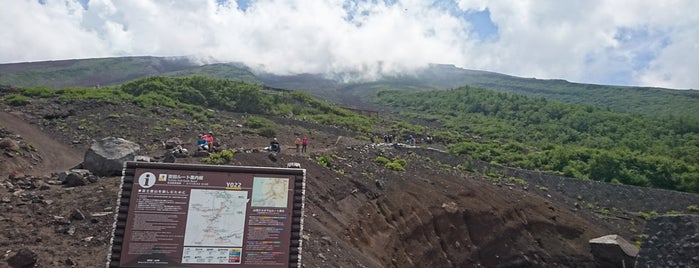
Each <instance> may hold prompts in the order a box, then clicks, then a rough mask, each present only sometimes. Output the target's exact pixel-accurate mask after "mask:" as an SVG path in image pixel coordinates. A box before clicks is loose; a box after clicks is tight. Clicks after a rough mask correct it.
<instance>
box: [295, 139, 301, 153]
mask: <svg viewBox="0 0 699 268" xmlns="http://www.w3.org/2000/svg"><path fill="white" fill-rule="evenodd" d="M294 144H296V153H298V152H300V151H301V138H299V136H296V140H294Z"/></svg>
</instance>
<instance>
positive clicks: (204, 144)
mask: <svg viewBox="0 0 699 268" xmlns="http://www.w3.org/2000/svg"><path fill="white" fill-rule="evenodd" d="M294 144H295V145H296V152H297V153H305V152H306V151H307V148H308V137H303V138H300V137H299V136H296V139H295V140H294ZM196 148H197V152H201V151H205V152H213V151H214V133H213V132H212V131H209V132H207V133H200V134H199V135H198V136H197V144H196ZM265 150H267V151H270V152H276V153H281V152H282V146H281V145H280V144H279V140H277V138H274V139H273V140H272V141H270V142H269V146H268V147H265Z"/></svg>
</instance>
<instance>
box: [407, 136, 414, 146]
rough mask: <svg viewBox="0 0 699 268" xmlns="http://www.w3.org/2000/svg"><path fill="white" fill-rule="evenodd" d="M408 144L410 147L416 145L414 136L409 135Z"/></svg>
mask: <svg viewBox="0 0 699 268" xmlns="http://www.w3.org/2000/svg"><path fill="white" fill-rule="evenodd" d="M408 144H410V145H415V138H413V135H412V134H411V135H408Z"/></svg>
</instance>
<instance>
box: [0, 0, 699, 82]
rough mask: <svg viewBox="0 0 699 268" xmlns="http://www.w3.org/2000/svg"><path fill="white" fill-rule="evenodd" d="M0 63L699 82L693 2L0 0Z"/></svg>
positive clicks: (698, 18) (698, 27)
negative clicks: (438, 70) (170, 62)
mask: <svg viewBox="0 0 699 268" xmlns="http://www.w3.org/2000/svg"><path fill="white" fill-rule="evenodd" d="M0 5H2V6H3V8H2V9H0V38H2V40H5V41H4V42H0V63H10V62H25V61H43V60H59V59H72V58H91V57H112V56H140V55H152V56H190V57H192V58H195V59H198V60H200V61H201V62H202V63H212V62H229V61H236V62H244V63H246V64H248V65H250V66H252V67H254V68H256V69H260V70H264V71H268V72H274V73H279V74H295V73H326V74H329V75H333V74H339V73H346V72H351V73H360V74H362V75H361V76H359V77H355V78H356V79H364V80H370V79H374V78H377V77H380V76H382V75H394V74H405V73H407V74H409V73H411V72H412V71H414V70H416V69H419V68H424V67H425V66H427V65H428V64H431V63H442V64H454V65H456V66H459V67H462V68H468V69H478V70H487V71H494V72H500V73H505V74H510V75H516V76H522V77H536V78H544V79H545V78H550V79H566V80H569V81H573V82H583V83H597V84H614V85H634V86H654V87H667V88H677V89H699V76H697V75H696V73H697V69H698V68H699V53H697V52H699V15H697V14H696V12H695V11H696V10H699V1H692V0H665V1H656V0H654V1H651V0H615V1H606V0H587V1H572V0H571V1H560V0H518V1H490V0H0Z"/></svg>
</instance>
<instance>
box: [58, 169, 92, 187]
mask: <svg viewBox="0 0 699 268" xmlns="http://www.w3.org/2000/svg"><path fill="white" fill-rule="evenodd" d="M63 184H65V186H66V187H76V186H83V185H85V184H86V182H85V177H83V176H82V175H80V174H78V173H75V172H71V173H69V174H68V176H66V177H65V179H64V180H63Z"/></svg>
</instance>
